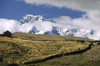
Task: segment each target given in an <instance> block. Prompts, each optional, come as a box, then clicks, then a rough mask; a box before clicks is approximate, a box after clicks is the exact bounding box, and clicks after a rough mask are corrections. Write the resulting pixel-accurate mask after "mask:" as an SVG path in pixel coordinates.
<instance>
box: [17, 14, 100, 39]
mask: <svg viewBox="0 0 100 66" xmlns="http://www.w3.org/2000/svg"><path fill="white" fill-rule="evenodd" d="M19 23H20V25H21V27H22V28H23V29H26V31H25V30H23V29H20V30H19V32H24V31H25V32H27V33H33V34H44V35H45V34H46V35H62V36H75V37H83V38H89V39H95V40H99V39H100V38H98V37H96V36H95V33H96V31H95V30H89V29H81V28H68V27H65V26H69V24H68V25H67V24H66V25H65V26H63V27H62V26H60V24H56V23H57V22H56V21H53V20H52V19H45V18H43V17H42V16H40V15H37V16H33V15H26V16H25V17H24V19H22V20H21V21H20V22H19ZM26 26H27V27H26ZM25 27H26V28H25Z"/></svg>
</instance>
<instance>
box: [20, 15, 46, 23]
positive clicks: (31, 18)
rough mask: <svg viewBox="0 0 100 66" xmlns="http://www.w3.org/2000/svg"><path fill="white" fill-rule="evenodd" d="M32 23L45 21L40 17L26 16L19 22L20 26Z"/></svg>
mask: <svg viewBox="0 0 100 66" xmlns="http://www.w3.org/2000/svg"><path fill="white" fill-rule="evenodd" d="M34 21H45V19H44V18H43V17H42V16H41V15H37V16H33V15H26V16H25V17H24V19H23V20H21V21H20V23H21V24H25V23H29V22H30V23H32V22H34Z"/></svg>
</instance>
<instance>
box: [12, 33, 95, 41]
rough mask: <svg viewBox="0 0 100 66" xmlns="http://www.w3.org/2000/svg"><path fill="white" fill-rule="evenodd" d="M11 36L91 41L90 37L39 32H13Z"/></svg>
mask: <svg viewBox="0 0 100 66" xmlns="http://www.w3.org/2000/svg"><path fill="white" fill-rule="evenodd" d="M13 37H15V38H21V39H29V40H49V41H50V40H58V41H64V40H85V41H93V40H92V39H86V38H80V37H73V36H59V35H39V34H31V33H14V34H13Z"/></svg>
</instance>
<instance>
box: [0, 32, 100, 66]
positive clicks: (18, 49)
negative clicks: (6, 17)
mask: <svg viewBox="0 0 100 66" xmlns="http://www.w3.org/2000/svg"><path fill="white" fill-rule="evenodd" d="M13 37H15V38H9V37H0V57H2V58H3V60H4V62H7V63H6V64H5V63H0V64H1V65H0V66H6V65H7V64H8V63H17V64H20V66H33V65H35V66H57V65H58V66H66V65H68V66H74V65H75V64H76V65H77V66H78V65H79V66H80V65H82V64H83V65H86V64H87V63H90V62H94V63H95V62H98V61H99V60H98V59H97V58H99V55H98V56H97V55H96V53H95V54H94V55H93V53H91V52H92V51H93V52H95V50H98V49H99V47H100V46H97V45H96V44H95V46H93V47H92V48H93V49H91V50H89V51H87V52H85V53H83V54H78V55H70V56H63V57H60V58H55V59H51V60H48V61H46V62H42V63H36V64H29V65H23V63H25V62H30V61H36V60H40V59H44V58H47V57H49V56H52V55H56V54H60V53H62V51H63V52H64V53H66V52H73V51H78V48H80V50H82V49H85V48H86V47H87V46H88V45H89V44H90V43H83V44H82V43H80V42H77V41H68V40H84V41H94V40H90V39H84V38H79V37H72V36H56V35H55V36H53V35H35V34H29V33H28V34H26V33H15V34H13ZM30 37H31V38H30ZM51 40H52V41H51ZM64 40H67V41H64ZM97 52H98V51H97ZM98 54H99V52H98ZM94 56H96V57H95V58H96V60H94ZM76 65H75V66H76Z"/></svg>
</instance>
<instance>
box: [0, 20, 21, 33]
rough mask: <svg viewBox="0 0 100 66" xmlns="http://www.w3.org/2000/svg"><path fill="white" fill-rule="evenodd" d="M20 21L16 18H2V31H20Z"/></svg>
mask: <svg viewBox="0 0 100 66" xmlns="http://www.w3.org/2000/svg"><path fill="white" fill-rule="evenodd" d="M17 23H18V21H16V20H8V19H0V33H2V32H4V31H6V30H9V31H11V32H16V31H18V29H19V28H18V26H19V25H18V24H17Z"/></svg>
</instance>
